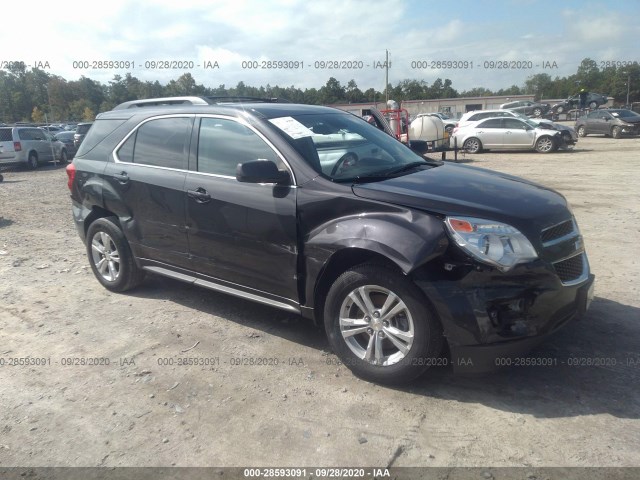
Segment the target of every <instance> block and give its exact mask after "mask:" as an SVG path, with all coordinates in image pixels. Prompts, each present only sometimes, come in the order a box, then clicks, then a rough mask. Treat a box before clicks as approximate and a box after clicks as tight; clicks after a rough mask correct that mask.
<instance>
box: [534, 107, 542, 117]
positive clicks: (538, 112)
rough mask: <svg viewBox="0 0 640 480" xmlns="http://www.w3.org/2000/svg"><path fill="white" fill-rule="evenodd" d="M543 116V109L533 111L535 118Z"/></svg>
mask: <svg viewBox="0 0 640 480" xmlns="http://www.w3.org/2000/svg"><path fill="white" fill-rule="evenodd" d="M541 115H542V109H541V108H534V109H533V116H534V117H539V116H541Z"/></svg>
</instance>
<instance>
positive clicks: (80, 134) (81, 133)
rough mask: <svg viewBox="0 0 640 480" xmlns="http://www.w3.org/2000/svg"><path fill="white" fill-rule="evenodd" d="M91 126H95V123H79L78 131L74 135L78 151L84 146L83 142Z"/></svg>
mask: <svg viewBox="0 0 640 480" xmlns="http://www.w3.org/2000/svg"><path fill="white" fill-rule="evenodd" d="M91 125H93V122H86V123H79V124H78V125H77V126H76V130H75V133H74V135H73V144H74V145H75V147H76V150H77V149H78V148H79V147H80V145H81V144H82V141H83V140H84V137H85V136H86V134H87V132H88V131H89V129H90V128H91Z"/></svg>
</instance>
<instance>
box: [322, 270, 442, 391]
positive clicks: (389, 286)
mask: <svg viewBox="0 0 640 480" xmlns="http://www.w3.org/2000/svg"><path fill="white" fill-rule="evenodd" d="M388 301H389V302H391V303H389V304H387V303H386V302H388ZM367 303H369V306H367ZM324 307H325V308H324V312H325V313H324V325H325V330H326V332H327V337H328V339H329V344H330V345H331V347H332V349H333V351H334V352H335V353H336V355H337V356H338V357H339V358H340V359H341V360H342V362H343V363H344V364H345V365H346V366H347V367H348V368H349V369H350V370H351V371H352V372H353V373H354V374H355V375H356V376H358V377H360V378H363V379H365V380H369V381H372V382H376V383H383V384H401V383H406V382H409V381H411V380H413V379H415V378H417V377H418V376H419V375H421V374H422V373H423V372H424V371H425V370H426V369H427V368H428V367H429V366H430V365H432V364H433V363H434V362H433V361H431V360H435V359H436V358H438V356H439V355H440V352H441V350H442V343H443V335H442V327H441V325H440V323H439V322H438V321H437V320H436V317H435V315H434V314H433V313H432V312H431V310H430V309H429V308H428V306H427V302H426V299H425V298H424V296H423V295H422V293H421V292H420V290H419V289H418V288H417V287H416V286H415V285H414V284H413V283H412V282H411V281H409V280H408V279H407V278H406V277H404V276H402V275H401V274H399V273H396V272H394V271H393V270H390V269H388V268H385V267H382V266H378V265H369V264H365V265H359V266H356V267H353V268H352V269H351V270H348V271H346V272H345V273H343V274H342V275H341V276H340V277H338V279H337V280H336V281H335V282H334V284H333V285H332V286H331V289H330V290H329V294H328V296H327V299H326V303H325V306H324ZM385 307H386V308H385ZM385 310H386V314H385ZM390 313H393V316H389V314H390ZM353 331H358V333H355V334H354V333H352V332H353ZM349 332H351V333H349Z"/></svg>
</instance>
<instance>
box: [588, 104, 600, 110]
mask: <svg viewBox="0 0 640 480" xmlns="http://www.w3.org/2000/svg"><path fill="white" fill-rule="evenodd" d="M589 108H590V109H591V110H595V109H596V108H598V104H597V103H596V102H590V103H589Z"/></svg>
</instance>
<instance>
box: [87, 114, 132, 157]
mask: <svg viewBox="0 0 640 480" xmlns="http://www.w3.org/2000/svg"><path fill="white" fill-rule="evenodd" d="M124 122H126V120H122V119H117V120H96V121H95V122H93V125H90V127H91V128H89V131H88V132H87V136H86V137H85V138H84V140H83V141H82V143H81V144H80V148H79V149H78V153H76V157H81V156H83V155H86V154H87V153H89V152H90V151H91V150H93V149H94V148H95V147H96V145H98V144H99V143H100V142H102V141H103V140H104V139H105V138H107V137H108V136H109V135H111V134H112V133H113V132H114V130H115V129H116V128H118V127H119V126H120V125H122V124H123V123H124ZM76 133H81V132H80V131H76ZM105 160H106V159H105Z"/></svg>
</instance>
